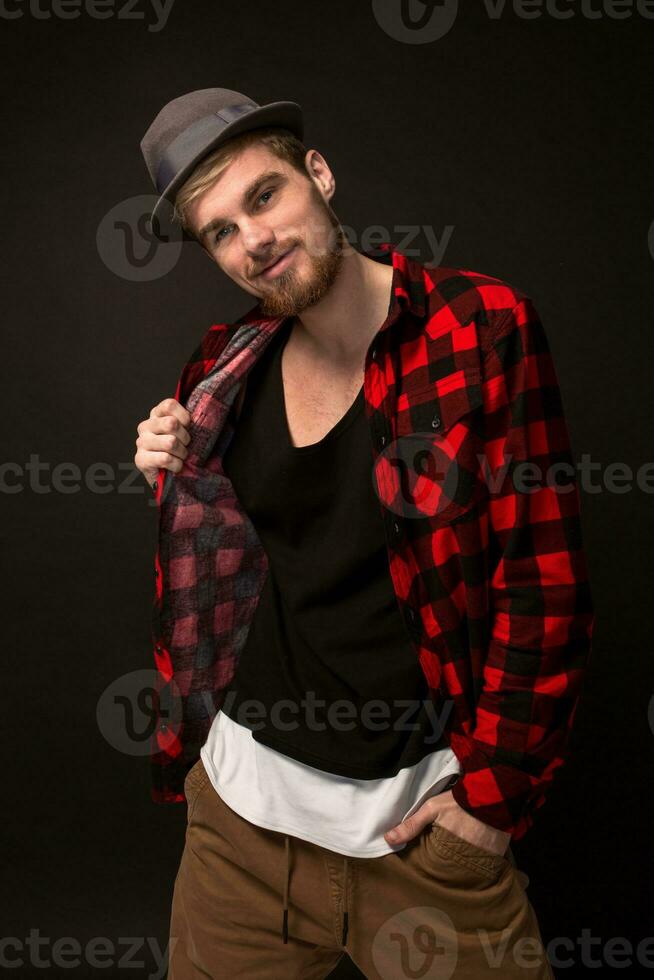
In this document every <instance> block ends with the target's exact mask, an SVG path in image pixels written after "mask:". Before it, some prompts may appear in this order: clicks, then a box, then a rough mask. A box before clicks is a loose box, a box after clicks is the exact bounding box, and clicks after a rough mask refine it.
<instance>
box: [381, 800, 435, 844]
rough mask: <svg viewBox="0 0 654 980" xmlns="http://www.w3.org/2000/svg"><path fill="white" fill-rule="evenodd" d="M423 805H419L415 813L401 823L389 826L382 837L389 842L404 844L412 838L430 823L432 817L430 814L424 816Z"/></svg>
mask: <svg viewBox="0 0 654 980" xmlns="http://www.w3.org/2000/svg"><path fill="white" fill-rule="evenodd" d="M423 811H424V807H420V809H419V810H416V812H415V813H412V814H411V816H409V817H407V818H406V820H403V821H402V823H399V824H397V826H395V827H393V828H391V830H389V831H387V832H386V833H385V834H384V837H385V838H386V840H387V841H388V842H389V844H405V843H406V842H407V841H410V840H413V838H414V837H416V836H417V835H418V834H419V833H420V831H421V830H422V829H423V827H426V826H427V824H428V823H431V820H432V818H431V817H430V816H425V814H424V812H423Z"/></svg>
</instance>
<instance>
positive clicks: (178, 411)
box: [150, 398, 191, 428]
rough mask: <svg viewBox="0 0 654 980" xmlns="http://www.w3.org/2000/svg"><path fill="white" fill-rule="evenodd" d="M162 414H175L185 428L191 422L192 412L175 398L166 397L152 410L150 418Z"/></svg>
mask: <svg viewBox="0 0 654 980" xmlns="http://www.w3.org/2000/svg"><path fill="white" fill-rule="evenodd" d="M161 415H174V416H175V417H176V418H177V419H178V420H179V421H180V422H181V424H182V425H183V426H184V427H185V428H188V426H189V425H190V424H191V415H190V413H189V412H187V410H186V409H185V408H184V406H183V405H180V403H179V402H178V401H177V400H176V399H175V398H164V400H163V401H161V402H159V404H158V405H155V406H154V408H153V409H152V411H151V412H150V418H153V417H156V416H161Z"/></svg>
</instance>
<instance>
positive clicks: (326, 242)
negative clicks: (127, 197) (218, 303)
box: [188, 146, 347, 316]
mask: <svg viewBox="0 0 654 980" xmlns="http://www.w3.org/2000/svg"><path fill="white" fill-rule="evenodd" d="M307 160H310V162H311V167H312V173H313V174H314V179H310V178H309V175H308V174H307V176H306V177H305V176H303V175H302V174H301V173H299V172H298V171H297V170H296V169H295V168H294V167H292V166H291V165H290V164H289V163H287V162H286V161H285V160H281V159H280V158H279V157H277V156H275V154H274V153H272V152H271V151H270V150H268V149H267V148H266V147H265V146H250V147H247V148H246V149H244V150H243V151H242V152H241V153H240V154H239V155H238V156H237V157H236V158H235V159H234V160H233V161H232V162H231V163H230V164H229V166H228V167H227V169H226V170H225V171H224V172H223V173H222V174H221V175H220V177H219V178H218V180H217V181H216V182H215V183H214V184H213V185H212V186H211V187H210V188H209V189H208V190H206V191H204V193H203V194H201V195H200V197H198V198H196V199H195V200H194V201H193V203H192V204H191V206H190V207H189V210H188V220H189V222H190V224H191V226H192V228H193V229H194V231H195V234H196V235H197V237H198V238H199V239H200V241H201V243H202V245H203V247H204V248H205V250H206V251H207V252H208V254H209V255H210V256H211V258H212V259H213V261H214V262H216V264H217V265H218V266H219V267H220V268H221V269H222V270H223V272H225V273H226V274H227V275H228V276H229V277H230V279H233V280H234V282H236V283H238V285H239V286H242V287H243V289H245V290H246V291H247V292H249V293H251V294H253V295H254V296H257V297H258V298H259V300H260V306H261V310H262V312H263V313H264V315H266V316H292V315H296V314H298V313H300V311H301V310H303V309H304V308H305V307H307V306H311V305H313V304H314V303H316V302H318V300H319V299H321V298H322V297H323V296H324V295H325V293H326V292H327V291H328V290H329V288H330V287H331V285H332V283H333V281H334V279H335V277H336V274H337V272H338V269H339V267H340V264H341V262H342V258H343V244H344V243H345V244H347V242H346V239H345V236H344V233H343V230H342V228H341V225H340V223H339V221H338V219H337V218H336V215H335V214H334V212H333V211H332V209H331V207H330V206H329V204H328V200H329V198H331V196H332V194H333V192H334V187H333V176H332V174H331V171H330V170H329V167H328V166H327V164H326V162H325V160H324V158H323V157H322V156H321V155H320V154H319V153H318V152H317V151H316V150H310V151H309V153H308V154H307ZM286 253H288V254H286ZM271 263H272V267H271V268H268V269H266V267H267V266H271Z"/></svg>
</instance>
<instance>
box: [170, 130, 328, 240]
mask: <svg viewBox="0 0 654 980" xmlns="http://www.w3.org/2000/svg"><path fill="white" fill-rule="evenodd" d="M254 143H262V144H263V145H264V146H266V147H268V149H269V150H270V151H271V153H274V154H275V156H277V157H279V158H280V160H285V161H286V162H287V163H289V164H290V165H291V166H292V167H294V168H295V169H296V170H298V171H299V172H300V173H302V174H304V176H306V178H307V180H309V179H310V178H309V175H308V173H307V169H306V167H305V165H304V158H305V156H306V153H307V149H306V147H305V145H304V143H302V142H301V141H300V140H299V139H298V138H297V136H294V135H293V133H292V132H291V131H290V130H288V129H283V128H282V127H281V126H266V127H260V128H258V129H251V130H248V131H247V132H245V133H238V134H237V135H236V136H232V138H231V139H229V140H228V141H227V142H226V143H223V145H222V146H219V147H218V149H217V150H215V151H214V152H213V153H210V154H209V156H208V157H206V158H205V159H204V160H202V161H201V162H200V163H199V164H198V165H197V167H196V168H195V170H194V171H193V172H192V174H191V176H190V177H189V178H188V179H187V180H186V182H185V183H184V184H182V186H181V187H180V189H179V190H178V191H177V195H176V197H175V206H174V211H173V220H175V221H178V222H179V223H180V225H181V226H182V228H184V229H185V230H186V231H187V232H188V233H189V234H190V235H193V237H194V238H196V240H197V236H196V235H195V232H194V230H193V228H191V227H190V225H189V223H188V218H187V215H188V209H189V206H190V204H191V202H192V201H194V200H195V199H196V198H197V197H198V196H199V195H200V194H202V193H203V192H204V191H205V190H207V188H208V187H210V186H211V185H212V184H213V183H214V181H216V180H217V179H218V177H220V175H221V174H222V172H223V171H224V170H225V169H226V168H227V167H228V166H229V164H230V163H232V161H233V160H234V158H235V157H236V156H238V154H239V153H241V152H242V151H243V150H244V149H245V148H246V147H248V146H252V145H253V144H254Z"/></svg>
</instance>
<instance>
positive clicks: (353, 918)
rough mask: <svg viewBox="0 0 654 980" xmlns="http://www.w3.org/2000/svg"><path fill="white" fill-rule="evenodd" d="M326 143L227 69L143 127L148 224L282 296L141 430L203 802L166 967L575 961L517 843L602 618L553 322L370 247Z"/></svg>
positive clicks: (264, 301) (179, 726) (176, 715)
mask: <svg viewBox="0 0 654 980" xmlns="http://www.w3.org/2000/svg"><path fill="white" fill-rule="evenodd" d="M302 138H303V124H302V117H301V113H300V108H299V106H297V105H296V104H295V103H287V102H279V103H272V104H271V105H268V106H263V107H260V106H258V105H257V104H256V103H254V102H253V101H252V100H251V99H249V98H247V97H246V96H243V95H241V94H240V93H238V92H234V91H230V90H226V89H205V90H200V91H198V92H192V93H189V94H187V95H185V96H182V97H180V98H178V99H175V100H173V101H172V102H170V103H169V104H168V105H166V106H165V107H164V109H163V110H162V111H161V112H160V113H159V115H158V116H157V118H156V119H155V120H154V122H153V123H152V125H151V126H150V128H149V130H148V132H147V133H146V136H145V137H144V140H143V142H142V150H143V154H144V157H145V160H146V163H147V166H148V170H149V173H150V176H151V178H152V180H153V183H154V184H155V187H156V188H157V191H158V193H159V194H160V198H159V200H158V202H157V204H156V207H155V209H154V211H153V215H152V227H153V230H154V233H155V234H156V235H157V236H158V237H160V238H161V239H162V240H164V241H165V240H166V239H167V237H168V236H169V235H170V234H172V233H173V229H174V228H175V227H176V222H177V223H178V225H177V227H179V225H181V227H182V229H183V236H184V238H185V239H187V240H190V241H196V242H198V243H199V244H200V245H201V246H202V248H203V250H204V251H205V252H206V254H207V255H208V256H209V257H210V258H211V260H212V261H213V262H215V263H216V265H217V266H218V267H219V268H220V269H221V270H222V271H223V272H225V273H226V275H227V276H229V278H230V279H232V280H233V281H234V282H236V283H238V284H239V285H240V286H241V287H242V288H243V289H244V290H245V291H246V292H248V293H250V294H251V295H253V296H256V297H257V300H258V302H257V305H256V306H255V307H254V308H253V309H251V310H250V311H249V312H248V313H246V314H245V315H244V316H242V317H241V318H240V319H239V320H238V321H237V322H236V323H235V324H226V323H217V324H214V325H213V326H212V327H211V328H210V330H209V331H208V332H207V334H206V335H205V336H204V337H203V339H202V341H201V342H200V344H199V346H198V347H197V348H196V350H195V351H194V353H193V355H192V356H191V358H190V360H189V362H188V363H187V365H186V367H185V368H184V371H183V372H182V375H181V377H180V379H179V381H178V384H177V390H176V392H175V396H174V398H167V399H164V400H163V401H162V402H161V403H160V404H158V405H157V406H155V407H154V408H153V409H152V411H151V413H150V417H149V418H148V419H146V420H144V421H142V422H141V423H140V424H139V426H138V438H137V440H136V445H137V452H136V455H135V463H136V465H137V466H138V467H139V469H140V470H141V471H142V472H143V474H144V476H145V477H146V479H147V480H148V482H149V483H150V485H151V486H152V488H153V490H154V493H155V497H156V500H157V503H158V506H159V516H160V540H159V549H158V553H157V558H156V567H155V575H156V597H155V603H154V616H153V628H154V640H155V662H156V666H157V671H158V677H159V685H160V687H159V691H158V693H159V705H158V721H159V724H158V726H157V731H156V733H155V744H154V747H153V756H152V764H153V768H152V772H153V791H152V792H153V798H154V800H155V801H158V802H177V801H179V802H181V801H183V800H187V802H188V814H187V835H186V845H185V848H184V853H183V855H182V860H181V863H180V868H179V872H178V875H177V878H176V881H175V889H174V895H173V908H172V916H171V936H170V973H169V977H171V978H173V980H186V978H190V977H200V976H211V977H222V976H232V975H241V976H261V977H273V978H277V977H280V976H285V977H291V976H292V977H324V976H327V975H328V974H329V972H330V970H331V969H332V968H333V967H334V965H335V964H336V963H337V962H338V960H339V958H340V957H341V956H342V954H343V952H344V951H345V950H347V952H348V953H349V955H350V956H351V958H352V959H353V960H354V962H355V963H356V964H357V965H358V966H359V968H360V969H361V970H362V971H363V972H364V974H365V975H366V976H367V977H383V978H387V977H401V976H407V975H410V972H409V971H410V970H415V969H416V968H418V967H419V971H421V972H419V975H422V976H432V975H433V976H439V977H441V976H457V977H474V978H478V977H482V976H497V975H498V973H497V971H498V969H499V970H500V974H499V975H501V976H502V977H503V978H504V980H506V978H509V980H510V978H512V977H518V976H522V975H523V974H524V972H525V970H526V969H529V970H530V975H531V976H532V977H535V978H544V977H551V976H552V973H551V970H550V967H549V963H548V961H547V958H546V955H545V953H544V951H543V949H542V945H541V937H540V933H539V929H538V924H537V921H536V917H535V914H534V910H533V908H532V906H531V904H530V902H529V900H528V898H527V895H526V892H525V887H526V882H527V880H528V879H526V876H525V875H524V874H522V872H519V871H518V870H517V869H516V867H515V861H514V859H513V855H512V853H511V851H510V848H509V847H508V845H509V841H510V840H511V839H519V838H520V837H522V836H523V835H524V833H525V832H526V830H527V829H528V828H529V827H530V826H531V824H532V822H533V813H534V811H535V810H536V809H537V808H538V807H539V806H541V805H542V803H543V800H544V791H545V789H546V788H547V787H548V785H549V784H550V783H551V780H552V778H553V774H554V772H555V770H556V769H557V768H558V767H559V766H560V765H561V764H562V762H563V757H564V749H565V746H566V744H567V739H568V736H569V733H570V729H571V725H572V720H573V716H574V713H575V710H576V705H577V702H578V698H579V693H580V689H581V684H582V679H583V675H584V670H585V667H586V665H587V661H588V656H589V651H590V638H591V631H592V621H593V619H592V611H591V602H590V596H589V589H588V582H587V574H586V567H585V561H584V555H583V550H582V545H581V537H580V521H579V499H578V493H577V489H576V486H575V484H574V481H573V477H574V467H573V465H572V463H571V456H570V448H569V442H568V436H567V431H566V427H565V422H564V418H563V412H562V407H561V401H560V397H559V392H558V385H557V381H556V375H555V372H554V368H553V365H552V360H551V357H550V353H549V349H548V345H547V341H546V338H545V334H544V332H543V328H542V325H541V323H540V320H539V317H538V314H537V313H536V310H535V308H534V306H533V304H532V302H531V300H530V299H529V298H528V297H527V296H526V295H525V294H524V293H522V292H521V291H520V290H517V289H515V288H514V287H512V286H510V285H509V284H508V283H506V282H503V281H501V280H499V279H495V278H492V277H490V276H486V275H483V274H481V273H476V272H472V271H469V270H461V269H452V268H446V267H438V268H427V267H424V266H422V265H421V264H420V263H418V262H413V261H410V260H409V259H407V258H406V257H405V256H403V255H402V254H401V253H400V252H399V250H397V249H395V248H394V247H393V246H392V245H391V244H390V243H384V244H383V245H382V246H381V247H380V249H379V251H380V252H381V253H382V254H381V256H380V255H378V254H374V253H372V252H365V251H361V252H360V251H357V250H356V249H355V248H353V247H352V246H350V245H349V243H348V242H347V240H346V238H345V235H344V232H343V229H342V226H341V224H340V222H339V220H338V218H337V217H336V215H335V213H334V211H333V209H332V208H331V205H330V203H329V202H330V201H331V199H332V197H333V195H334V191H335V179H334V175H333V173H332V171H331V170H330V168H329V165H328V163H327V161H326V160H325V158H324V157H323V156H322V155H321V154H320V153H319V152H318V151H317V150H315V149H311V150H307V149H306V147H305V146H304V144H303V143H302ZM407 707H408V708H409V710H408V711H407ZM253 708H254V709H255V712H256V716H253V712H252V709H253ZM343 709H344V710H343ZM450 787H452V788H451V789H450ZM291 884H292V887H291ZM280 909H281V911H282V912H283V916H282V919H281V935H282V939H283V942H280V940H279V934H278V933H277V936H276V931H277V930H279V928H280V922H279V919H278V918H277V916H278V915H279V911H280ZM430 958H431V959H430ZM430 971H431V972H430ZM434 971H435V972H434ZM411 975H416V974H415V973H413V974H411Z"/></svg>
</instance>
